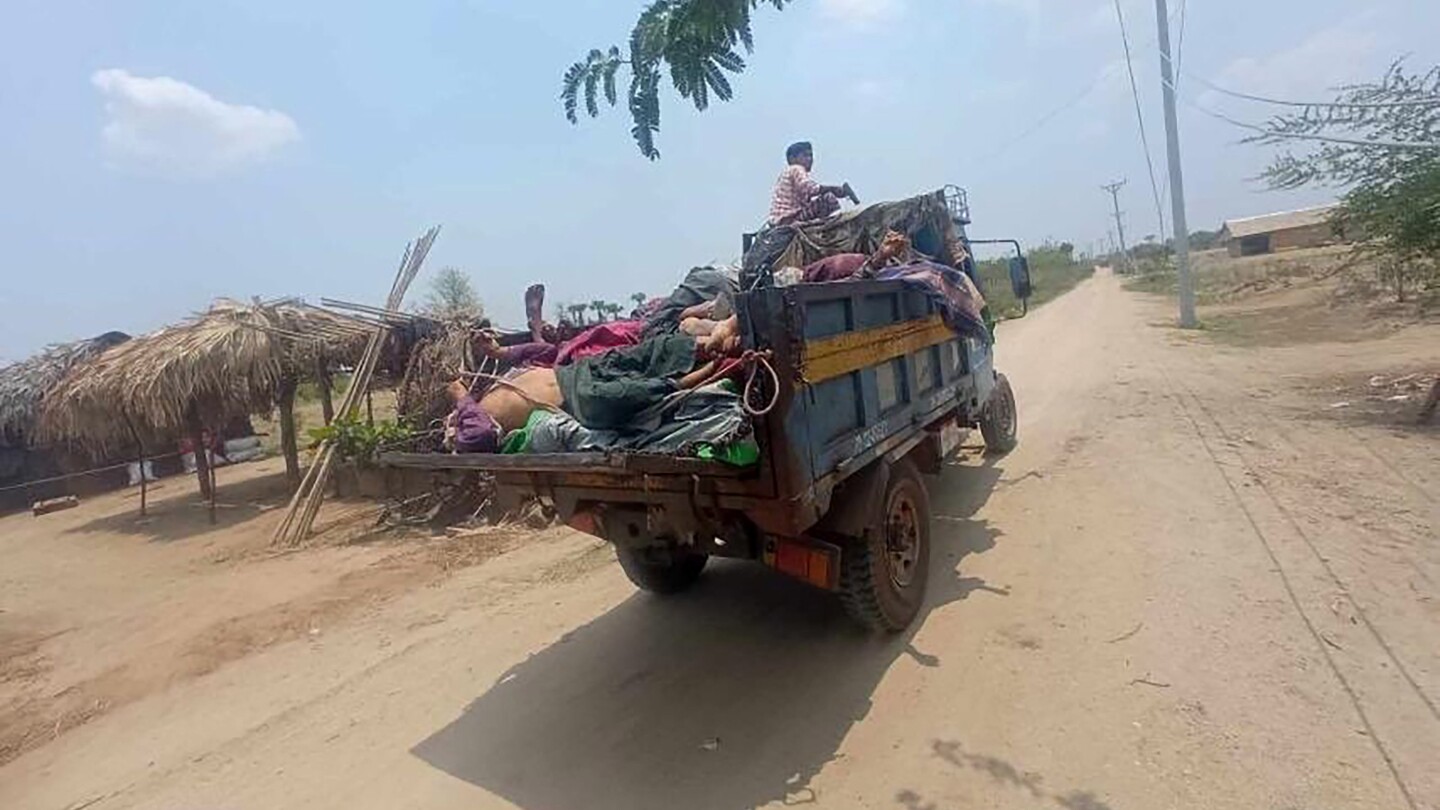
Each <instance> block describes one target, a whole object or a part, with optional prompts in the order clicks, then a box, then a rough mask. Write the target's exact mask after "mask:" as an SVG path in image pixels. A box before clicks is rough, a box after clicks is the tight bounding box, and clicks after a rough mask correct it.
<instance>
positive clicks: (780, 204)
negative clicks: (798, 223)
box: [769, 164, 820, 225]
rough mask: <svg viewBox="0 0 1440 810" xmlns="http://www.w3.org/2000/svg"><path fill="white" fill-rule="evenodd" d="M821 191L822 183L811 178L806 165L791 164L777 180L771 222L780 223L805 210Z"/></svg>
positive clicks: (772, 199)
mask: <svg viewBox="0 0 1440 810" xmlns="http://www.w3.org/2000/svg"><path fill="white" fill-rule="evenodd" d="M819 193H820V184H819V183H817V182H816V181H814V180H812V179H811V178H810V172H808V171H806V170H805V167H804V166H799V165H795V164H791V165H789V166H786V167H785V171H783V172H780V177H779V178H777V179H776V180H775V192H774V194H772V195H771V197H770V216H769V221H770V224H772V225H774V224H778V223H781V222H784V221H785V220H787V219H789V218H791V217H793V216H795V215H796V214H798V213H799V212H801V211H803V210H805V206H807V205H809V204H810V201H811V200H812V199H814V198H815V196H816V195H818V194H819Z"/></svg>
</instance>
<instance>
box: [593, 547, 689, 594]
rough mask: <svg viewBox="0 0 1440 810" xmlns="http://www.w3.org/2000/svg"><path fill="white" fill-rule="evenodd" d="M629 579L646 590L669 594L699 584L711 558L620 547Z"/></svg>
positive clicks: (623, 565)
mask: <svg viewBox="0 0 1440 810" xmlns="http://www.w3.org/2000/svg"><path fill="white" fill-rule="evenodd" d="M615 556H617V557H619V558H620V568H621V569H623V570H624V571H625V576H627V577H629V578H630V581H631V582H633V583H635V587H637V588H639V589H640V590H642V591H649V592H650V593H657V594H661V595H669V594H674V593H680V592H681V591H684V590H686V589H688V588H689V587H690V586H691V585H694V584H695V580H697V579H699V578H700V572H701V571H704V570H705V563H706V561H707V560H709V559H710V558H709V556H707V555H705V554H696V553H694V552H688V551H682V550H681V549H678V548H677V549H664V548H653V547H651V548H632V547H628V546H616V547H615Z"/></svg>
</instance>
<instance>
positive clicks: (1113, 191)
mask: <svg viewBox="0 0 1440 810" xmlns="http://www.w3.org/2000/svg"><path fill="white" fill-rule="evenodd" d="M1126 182H1128V181H1126V180H1116V181H1115V182H1113V183H1108V184H1106V185H1103V186H1101V187H1100V188H1101V190H1103V191H1108V192H1110V200H1111V202H1113V203H1114V205H1115V229H1116V230H1117V231H1119V232H1120V261H1121V263H1122V264H1124V265H1128V264H1129V263H1130V252H1129V249H1128V248H1127V247H1126V246H1125V221H1124V220H1123V219H1122V218H1121V212H1120V189H1122V188H1124V187H1125V183H1126Z"/></svg>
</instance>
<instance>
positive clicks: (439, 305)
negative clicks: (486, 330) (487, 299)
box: [420, 267, 485, 321]
mask: <svg viewBox="0 0 1440 810" xmlns="http://www.w3.org/2000/svg"><path fill="white" fill-rule="evenodd" d="M420 311H421V312H423V313H425V314H426V315H428V316H430V317H431V318H435V319H436V320H441V321H475V320H479V319H480V318H481V317H483V316H484V314H485V307H484V306H482V305H481V303H480V296H479V295H477V294H476V293H475V286H474V285H473V284H471V283H470V276H468V275H466V274H465V271H464V270H461V269H460V268H458V267H442V268H440V272H438V273H436V274H435V278H433V279H431V280H430V294H429V295H428V296H427V297H426V298H425V303H424V304H423V305H422V306H421V308H420Z"/></svg>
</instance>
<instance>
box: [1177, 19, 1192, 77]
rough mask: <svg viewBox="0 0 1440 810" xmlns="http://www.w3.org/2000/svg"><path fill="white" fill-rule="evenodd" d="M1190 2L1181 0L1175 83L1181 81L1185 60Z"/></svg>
mask: <svg viewBox="0 0 1440 810" xmlns="http://www.w3.org/2000/svg"><path fill="white" fill-rule="evenodd" d="M1189 6H1190V4H1189V2H1188V1H1187V0H1180V36H1179V38H1178V39H1177V41H1176V42H1175V83H1176V84H1177V85H1178V84H1179V83H1180V65H1182V64H1184V62H1185V20H1186V17H1185V12H1186V10H1187V9H1188V8H1189Z"/></svg>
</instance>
